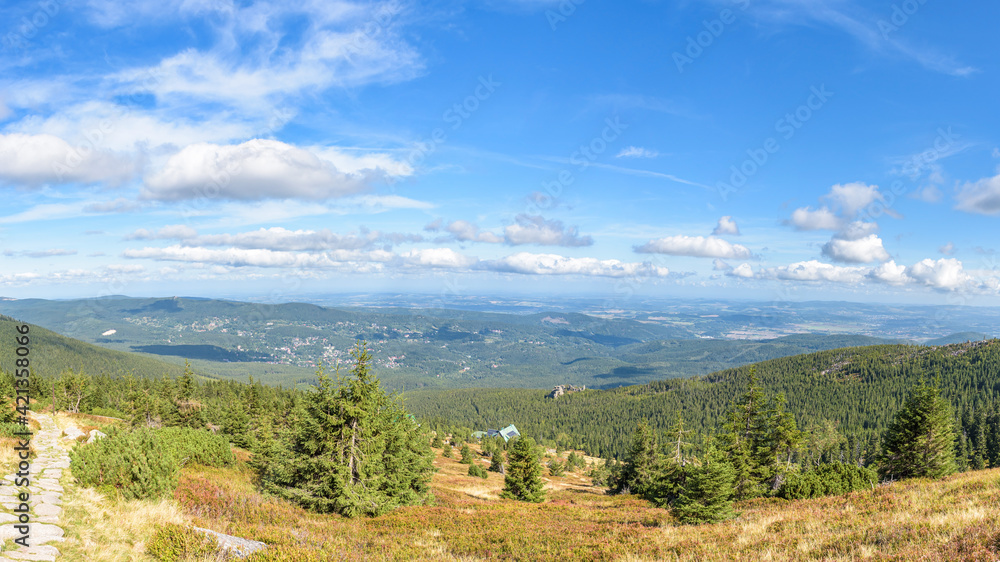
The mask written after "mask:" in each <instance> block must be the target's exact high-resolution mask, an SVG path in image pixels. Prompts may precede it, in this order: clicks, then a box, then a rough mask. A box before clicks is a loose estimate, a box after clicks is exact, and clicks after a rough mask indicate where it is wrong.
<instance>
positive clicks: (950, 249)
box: [938, 242, 955, 256]
mask: <svg viewBox="0 0 1000 562" xmlns="http://www.w3.org/2000/svg"><path fill="white" fill-rule="evenodd" d="M938 251H939V252H941V253H942V254H944V255H946V256H953V255H955V243H954V242H948V243H947V244H945V245H944V246H941V247H940V248H938Z"/></svg>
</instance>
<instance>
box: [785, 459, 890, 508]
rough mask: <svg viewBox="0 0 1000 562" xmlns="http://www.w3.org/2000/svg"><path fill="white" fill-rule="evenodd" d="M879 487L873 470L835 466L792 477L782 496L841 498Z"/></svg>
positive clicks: (786, 483)
mask: <svg viewBox="0 0 1000 562" xmlns="http://www.w3.org/2000/svg"><path fill="white" fill-rule="evenodd" d="M877 483H878V473H876V472H875V469H873V468H866V467H860V466H857V465H854V464H846V463H841V462H834V463H828V464H821V465H819V466H816V467H813V468H810V469H808V470H805V471H802V472H798V473H793V474H789V475H788V477H787V478H786V479H785V482H784V484H782V486H781V489H780V490H778V496H779V497H782V498H785V499H788V500H799V499H808V498H818V497H821V496H837V495H841V494H847V493H850V492H854V491H857V490H866V489H869V488H871V487H872V486H874V485H875V484H877Z"/></svg>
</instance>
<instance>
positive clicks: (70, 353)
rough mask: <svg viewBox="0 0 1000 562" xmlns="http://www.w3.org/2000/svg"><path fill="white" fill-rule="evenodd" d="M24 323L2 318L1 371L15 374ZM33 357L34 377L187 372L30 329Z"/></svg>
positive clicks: (30, 347) (31, 354)
mask: <svg viewBox="0 0 1000 562" xmlns="http://www.w3.org/2000/svg"><path fill="white" fill-rule="evenodd" d="M20 324H21V322H19V321H17V320H14V319H13V318H10V317H7V316H0V358H2V363H0V369H3V370H5V371H8V372H12V370H13V369H14V358H15V354H14V350H15V348H16V347H17V343H16V342H15V337H18V336H19V334H18V333H17V330H16V328H17V326H19V325H20ZM30 328H31V331H30V332H29V338H30V345H29V349H30V355H29V359H30V361H31V367H32V374H33V375H41V376H43V377H47V376H53V375H58V374H60V373H62V372H63V371H65V370H66V369H73V370H77V371H79V370H83V371H84V372H86V373H89V374H91V375H97V374H102V373H103V374H109V375H125V374H128V373H134V374H136V375H139V376H161V375H168V376H171V377H173V376H177V375H179V374H180V373H182V372H183V371H184V368H183V367H181V366H178V365H171V364H169V363H165V362H163V361H160V360H158V359H154V358H151V357H146V356H143V355H139V354H137V353H125V352H121V351H114V350H110V349H105V348H103V347H99V346H96V345H92V344H89V343H86V342H82V341H79V340H76V339H73V338H68V337H65V336H62V335H59V334H57V333H55V332H52V331H50V330H46V329H45V328H42V327H40V326H36V325H33V324H32V325H30Z"/></svg>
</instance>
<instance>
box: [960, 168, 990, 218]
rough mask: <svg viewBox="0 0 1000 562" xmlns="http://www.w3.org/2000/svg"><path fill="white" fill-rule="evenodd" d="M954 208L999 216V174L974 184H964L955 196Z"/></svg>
mask: <svg viewBox="0 0 1000 562" xmlns="http://www.w3.org/2000/svg"><path fill="white" fill-rule="evenodd" d="M955 199H957V200H958V204H957V205H955V208H956V209H958V210H960V211H965V212H968V213H978V214H982V215H996V214H1000V174H998V175H995V176H993V177H991V178H983V179H981V180H979V181H976V182H966V183H965V185H963V186H962V188H961V189H960V190H959V192H958V194H956V195H955Z"/></svg>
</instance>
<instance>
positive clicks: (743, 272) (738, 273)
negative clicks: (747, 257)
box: [726, 263, 754, 279]
mask: <svg viewBox="0 0 1000 562" xmlns="http://www.w3.org/2000/svg"><path fill="white" fill-rule="evenodd" d="M726 275H730V276H732V277H742V278H744V279H752V278H753V277H754V272H753V268H752V267H750V264H748V263H741V264H740V265H738V266H736V267H735V268H733V269H732V270H731V271H729V272H728V273H726Z"/></svg>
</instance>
